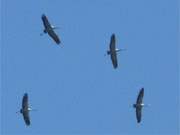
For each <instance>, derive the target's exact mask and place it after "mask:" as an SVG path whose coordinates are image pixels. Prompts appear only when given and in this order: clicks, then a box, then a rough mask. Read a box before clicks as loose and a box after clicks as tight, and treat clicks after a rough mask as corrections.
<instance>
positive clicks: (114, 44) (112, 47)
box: [109, 34, 116, 52]
mask: <svg viewBox="0 0 180 135" xmlns="http://www.w3.org/2000/svg"><path fill="white" fill-rule="evenodd" d="M109 49H110V51H111V52H112V51H115V50H116V37H115V34H112V36H111V41H110V47H109Z"/></svg>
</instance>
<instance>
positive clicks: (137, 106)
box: [133, 88, 145, 123]
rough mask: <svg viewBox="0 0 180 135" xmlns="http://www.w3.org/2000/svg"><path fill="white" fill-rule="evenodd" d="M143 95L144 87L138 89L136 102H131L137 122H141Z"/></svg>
mask: <svg viewBox="0 0 180 135" xmlns="http://www.w3.org/2000/svg"><path fill="white" fill-rule="evenodd" d="M143 97H144V88H141V90H140V91H139V94H138V97H137V100H136V104H133V107H134V108H135V109H136V119H137V123H140V122H141V117H142V108H143V107H144V106H145V105H144V103H143Z"/></svg>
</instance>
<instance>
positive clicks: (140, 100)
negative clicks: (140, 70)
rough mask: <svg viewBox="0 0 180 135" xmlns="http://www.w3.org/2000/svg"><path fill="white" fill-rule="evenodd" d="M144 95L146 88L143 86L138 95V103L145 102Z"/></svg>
mask: <svg viewBox="0 0 180 135" xmlns="http://www.w3.org/2000/svg"><path fill="white" fill-rule="evenodd" d="M143 97H144V88H141V90H140V92H139V94H138V97H137V101H136V104H141V103H142V102H143Z"/></svg>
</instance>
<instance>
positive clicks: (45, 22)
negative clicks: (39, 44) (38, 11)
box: [41, 14, 51, 29]
mask: <svg viewBox="0 0 180 135" xmlns="http://www.w3.org/2000/svg"><path fill="white" fill-rule="evenodd" d="M41 19H42V21H43V24H44V27H45V29H48V28H50V27H51V24H50V23H49V21H48V18H47V17H46V16H45V14H43V15H42V17H41Z"/></svg>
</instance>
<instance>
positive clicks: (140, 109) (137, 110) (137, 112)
mask: <svg viewBox="0 0 180 135" xmlns="http://www.w3.org/2000/svg"><path fill="white" fill-rule="evenodd" d="M141 112H142V107H137V108H136V119H137V122H138V123H140V122H141Z"/></svg>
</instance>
